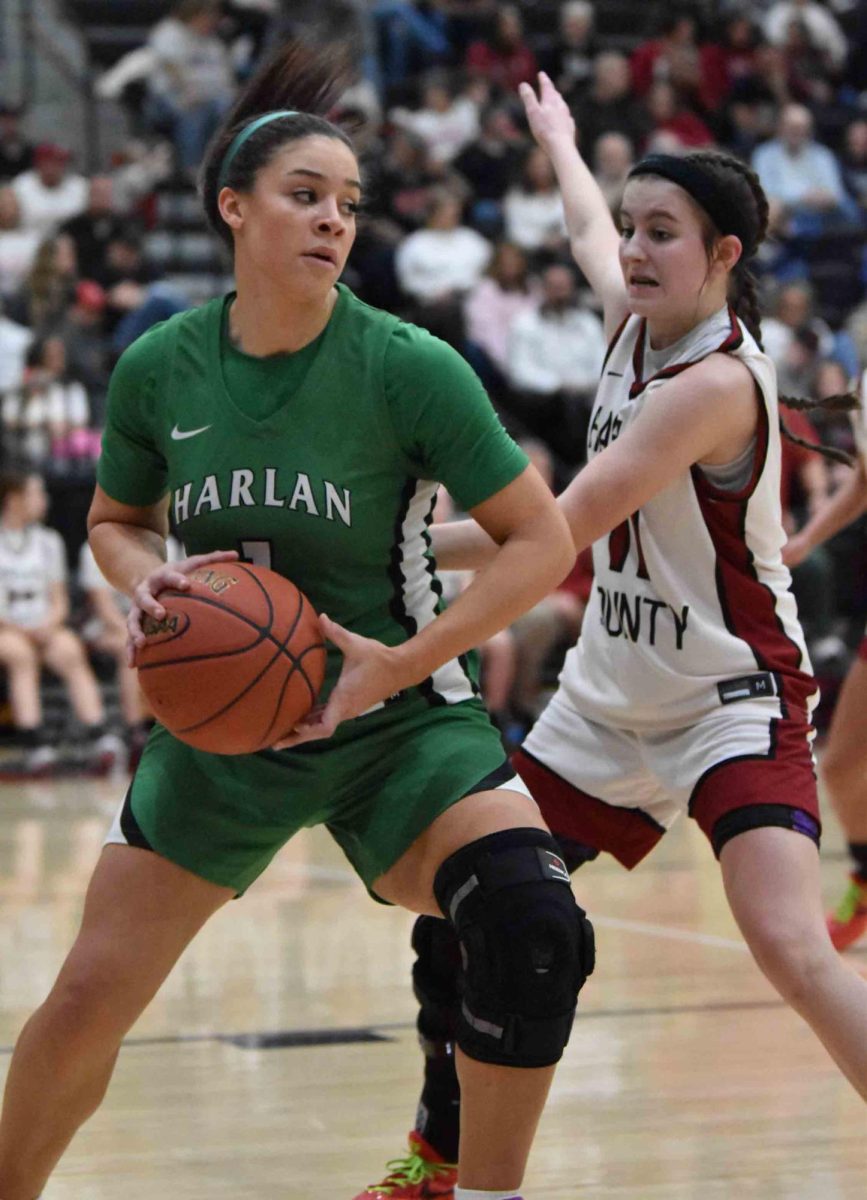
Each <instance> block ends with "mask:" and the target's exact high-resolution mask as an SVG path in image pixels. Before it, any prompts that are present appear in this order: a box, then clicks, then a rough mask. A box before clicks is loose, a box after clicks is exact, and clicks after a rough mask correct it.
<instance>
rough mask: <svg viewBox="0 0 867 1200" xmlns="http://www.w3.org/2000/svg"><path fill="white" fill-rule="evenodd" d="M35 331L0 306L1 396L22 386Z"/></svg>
mask: <svg viewBox="0 0 867 1200" xmlns="http://www.w3.org/2000/svg"><path fill="white" fill-rule="evenodd" d="M32 341H33V331H32V330H31V329H28V328H27V327H26V326H25V325H19V324H18V322H17V321H13V320H12V319H11V318H10V317H8V316H6V314H5V313H4V312H3V309H2V308H0V398H2V396H3V395H4V393H5V392H8V391H10V390H11V389H13V388H17V387H20V386H21V381H22V379H23V378H24V371H25V368H26V365H27V352H28V350H29V349H30V345H31V343H32Z"/></svg>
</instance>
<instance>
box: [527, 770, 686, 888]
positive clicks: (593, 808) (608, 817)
mask: <svg viewBox="0 0 867 1200" xmlns="http://www.w3.org/2000/svg"><path fill="white" fill-rule="evenodd" d="M512 766H513V767H514V768H515V770H516V771H517V772H518V774H519V775H520V776H521V778H522V779H523V781H524V783H526V785H527V787H528V788H529V789H530V791H531V793H532V795H533V799H534V800H535V801H536V803H537V804H538V805H539V809H540V810H541V813H542V816H543V817H544V818H545V821H546V822H547V824H548V826H549V828H550V830H551V832H552V833H553V834H554V836H555V837H556V836H557V835H558V834H559V835H560V836H561V837H564V838H570V839H571V840H572V841H573V842H581V843H583V845H585V846H592V847H593V848H594V849H595V850H606V851H607V852H608V853H609V854H613V855H614V857H615V858H616V859H617V860H618V861H619V862H621V863H622V864H623V866H624V867H628V868H629V869H630V870H631V869H632V868H633V867H634V866H636V864H637V863H639V862H641V860H642V858H644V856H645V855H646V854H649V853H650V851H651V850H652V849H653V847H654V846H655V845H656V843H657V842H658V841H659V839H660V838H661V837H662V835H663V834H664V833H665V828H664V827H663V826H662V825H660V824H659V823H658V822H657V821H654V819H653V817H651V816H650V815H649V814H648V813H646V812H644V811H643V810H642V809H640V808H618V807H617V806H616V805H613V804H606V802H605V801H604V800H599V799H598V798H597V797H596V796H591V795H589V794H588V793H587V792H582V791H581V789H580V788H577V787H575V786H574V785H573V784H571V783H569V782H568V781H567V780H565V779H564V778H563V777H562V776H561V775H558V774H557V773H556V771H552V770H551V768H550V767H546V766H545V764H544V763H543V762H540V761H539V759H538V758H535V757H534V756H533V755H532V754H529V753H528V752H527V751H526V750H522V749H519V750H516V751H515V752H514V754H513V755H512Z"/></svg>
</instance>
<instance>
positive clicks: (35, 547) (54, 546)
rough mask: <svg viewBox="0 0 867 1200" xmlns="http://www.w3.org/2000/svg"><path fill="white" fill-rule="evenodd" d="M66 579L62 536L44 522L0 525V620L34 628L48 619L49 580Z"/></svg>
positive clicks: (61, 581)
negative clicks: (10, 526) (25, 524)
mask: <svg viewBox="0 0 867 1200" xmlns="http://www.w3.org/2000/svg"><path fill="white" fill-rule="evenodd" d="M65 580H66V551H65V550H64V546H63V538H62V537H61V536H60V534H59V533H57V532H56V530H54V529H49V528H48V526H47V525H27V526H25V527H24V528H23V529H9V528H7V527H6V526H4V525H0V620H3V621H8V622H9V623H10V624H12V625H18V626H20V627H21V628H22V629H35V628H36V627H37V626H38V625H41V624H43V622H44V621H46V620H47V619H48V614H49V612H50V610H51V590H52V584H55V583H64V582H65Z"/></svg>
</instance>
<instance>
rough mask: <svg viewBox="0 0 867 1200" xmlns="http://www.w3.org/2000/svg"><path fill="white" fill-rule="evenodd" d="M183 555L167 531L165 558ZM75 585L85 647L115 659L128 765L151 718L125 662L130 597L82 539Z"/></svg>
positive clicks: (171, 559)
mask: <svg viewBox="0 0 867 1200" xmlns="http://www.w3.org/2000/svg"><path fill="white" fill-rule="evenodd" d="M180 558H183V551H182V548H181V545H180V543H179V542H178V541H177V540H176V539H175V538H173V537H172V536H171V535H169V537H168V538H166V559H167V561H168V562H175V561H176V560H178V559H180ZM76 578H77V582H78V586H79V587H80V588H81V590H82V592H83V593H84V596H85V600H86V602H87V615H86V618H85V621H84V624H83V626H82V629H81V636H82V638H83V639H84V642H85V645H86V646H87V648H88V650H89V651H90V652H91V653H93V652H94V651H95V652H97V653H99V654H104V655H106V656H107V657H109V658H111V659H113V660H114V664H115V672H116V678H117V685H118V692H119V695H120V711H121V716H122V717H123V722H124V727H125V736H126V743H127V750H128V753H129V760H130V763H129V765H130V766H135V764H136V763H137V762H138V760H139V758H140V757H141V752H142V750H143V749H144V745H145V742H146V741H147V738H148V734H149V733H150V729H151V726H152V725H153V721H152V719H151V717H150V712H149V709H148V705H147V701H146V700H145V698H144V695H143V694H142V690H141V688H140V687H139V682H138V672H137V671H135V670H134V669H133V668H132V667H131V666H130V665H129V663H128V662H127V650H126V643H127V630H126V618H127V615H128V613H129V610H130V600H129V597H128V596H125V595H124V593H123V592H118V591H116V590H115V589H114V588H113V587H112V586H111V584H110V583H108V581H107V580H106V579H105V576H104V575H103V574H102V572H101V571H100V569H99V567H98V566H97V564H96V559H95V558H94V556H93V551H92V550H91V548H90V546H89V545H88V543H87V542H84V543H83V545H82V547H81V551H80V553H79V556H78V571H77V574H76Z"/></svg>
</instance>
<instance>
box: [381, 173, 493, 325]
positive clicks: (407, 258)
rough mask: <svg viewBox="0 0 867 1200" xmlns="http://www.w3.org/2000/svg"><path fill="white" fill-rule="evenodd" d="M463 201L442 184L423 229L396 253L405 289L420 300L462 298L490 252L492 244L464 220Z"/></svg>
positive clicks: (448, 302)
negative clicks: (462, 221)
mask: <svg viewBox="0 0 867 1200" xmlns="http://www.w3.org/2000/svg"><path fill="white" fill-rule="evenodd" d="M461 217H462V204H461V201H460V199H458V198H457V197H455V196H454V195H452V194H451V193H450V192H448V191H445V190H440V191H438V192H436V193H435V194H434V196H433V198H432V200H431V205H430V209H429V212H428V218H427V222H426V224H425V227H424V229H419V230H417V231H416V232H415V233H411V234H409V236H408V237H406V238H405V239H404V240H403V241H402V242H401V243H400V245H399V246H398V248H397V254H396V257H395V268H396V270H397V279H398V283H399V284H400V286H401V288H402V290H403V292H404V293H405V294H406V295H407V296H408V297H410V299H412V300H415V301H416V302H417V303H418V304H420V305H421V308H422V311H423V310H424V309H425V308H427V307H429V306H433V305H451V304H460V302H462V300H463V296H464V294H465V293H466V292H468V291H469V290H470V289H471V288H472V287H474V286H475V284H477V283H478V281H479V279H480V278H481V276H482V272H483V271H484V270H485V268H486V267H487V265H488V262H489V261H490V258H491V244H490V242H488V241H487V240H486V239H485V238H483V237H482V235H481V234H480V233H476V231H475V230H474V229H470V228H468V227H467V226H466V225H462V224H461Z"/></svg>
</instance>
